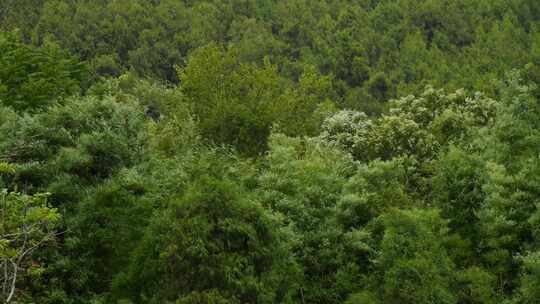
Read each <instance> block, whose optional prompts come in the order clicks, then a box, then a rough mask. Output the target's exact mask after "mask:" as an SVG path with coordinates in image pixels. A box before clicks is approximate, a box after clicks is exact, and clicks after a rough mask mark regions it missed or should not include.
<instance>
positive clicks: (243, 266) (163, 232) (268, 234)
mask: <svg viewBox="0 0 540 304" xmlns="http://www.w3.org/2000/svg"><path fill="white" fill-rule="evenodd" d="M216 160H217V159H216ZM206 161H212V159H206ZM214 161H215V160H214ZM214 166H222V164H214ZM231 169H232V168H231ZM213 170H214V172H211V171H208V172H201V175H200V176H198V177H194V178H193V179H192V180H190V181H189V183H188V184H187V185H186V189H185V191H184V192H183V193H182V194H180V195H178V196H174V197H171V200H170V201H169V202H168V203H167V206H166V207H165V208H164V209H163V210H162V211H159V212H157V213H156V214H155V216H154V217H153V219H152V220H151V223H150V225H149V227H148V230H147V231H146V232H145V236H144V238H143V239H142V242H141V243H140V245H139V246H138V248H137V250H136V251H135V254H134V256H133V260H132V263H131V265H130V267H129V269H128V271H127V272H126V273H125V274H124V275H122V276H120V277H119V278H118V279H117V280H116V286H117V287H116V288H117V292H118V293H119V294H124V296H127V297H132V298H133V299H134V300H137V301H150V302H162V301H167V300H168V301H172V300H175V299H178V303H186V301H188V302H189V301H195V302H196V303H247V302H257V303H286V302H288V301H289V299H290V295H289V293H290V290H289V289H288V288H289V287H290V284H291V283H294V280H293V279H294V276H295V275H296V274H295V265H294V261H293V260H292V259H290V256H289V255H288V254H287V251H286V250H287V243H286V239H285V235H284V234H283V233H282V232H281V231H280V230H279V229H278V222H277V220H276V219H275V218H274V216H272V215H271V214H270V213H269V212H268V211H267V210H265V209H264V208H263V207H262V206H261V205H260V204H259V203H258V202H257V197H256V196H252V195H250V194H249V193H248V192H247V191H246V189H245V188H244V187H243V186H242V185H241V184H239V183H238V182H237V181H235V180H233V179H231V178H230V177H227V176H223V175H219V172H220V170H216V167H214V169H213ZM127 291H130V292H131V294H130V293H127ZM217 291H219V292H217Z"/></svg>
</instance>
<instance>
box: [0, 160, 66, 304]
mask: <svg viewBox="0 0 540 304" xmlns="http://www.w3.org/2000/svg"><path fill="white" fill-rule="evenodd" d="M5 167H7V166H5ZM47 196H48V194H36V195H33V196H30V195H26V194H21V193H17V192H9V191H8V190H7V189H2V190H1V192H0V212H1V214H2V221H1V224H0V265H1V266H0V270H1V272H2V276H1V277H0V283H1V284H2V290H1V292H0V296H1V298H2V301H4V302H5V303H11V302H12V301H15V299H16V298H18V297H20V296H21V295H23V294H24V292H25V291H26V289H27V286H26V284H24V282H25V281H26V280H39V279H40V278H41V276H42V274H43V272H44V270H45V267H46V265H43V264H41V263H40V262H39V261H38V260H36V259H35V257H36V255H35V251H36V250H42V247H44V246H46V245H49V243H51V242H53V241H54V240H55V238H56V233H55V231H54V227H55V225H56V224H57V223H58V221H59V220H60V215H59V214H58V211H57V210H56V209H55V208H51V207H50V206H49V204H48V202H47Z"/></svg>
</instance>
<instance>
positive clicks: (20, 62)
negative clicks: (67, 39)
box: [0, 32, 84, 111]
mask: <svg viewBox="0 0 540 304" xmlns="http://www.w3.org/2000/svg"><path fill="white" fill-rule="evenodd" d="M0 54H1V56H0V66H1V67H2V68H1V69H0V103H1V104H2V105H4V106H9V107H12V108H14V109H15V110H17V111H37V110H39V109H42V108H44V107H46V106H48V105H50V104H51V103H53V102H54V101H55V99H57V98H62V97H67V96H69V95H72V94H74V93H77V92H79V91H80V85H81V82H82V81H83V79H84V67H83V65H81V64H80V63H78V62H77V61H76V60H75V59H73V58H72V57H71V56H69V55H67V54H66V53H65V52H64V51H62V50H60V49H59V48H58V46H56V45H54V44H46V45H44V46H43V47H40V48H36V47H33V46H29V45H26V44H24V43H22V42H21V40H20V39H19V38H17V34H16V33H4V32H2V33H0Z"/></svg>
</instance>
